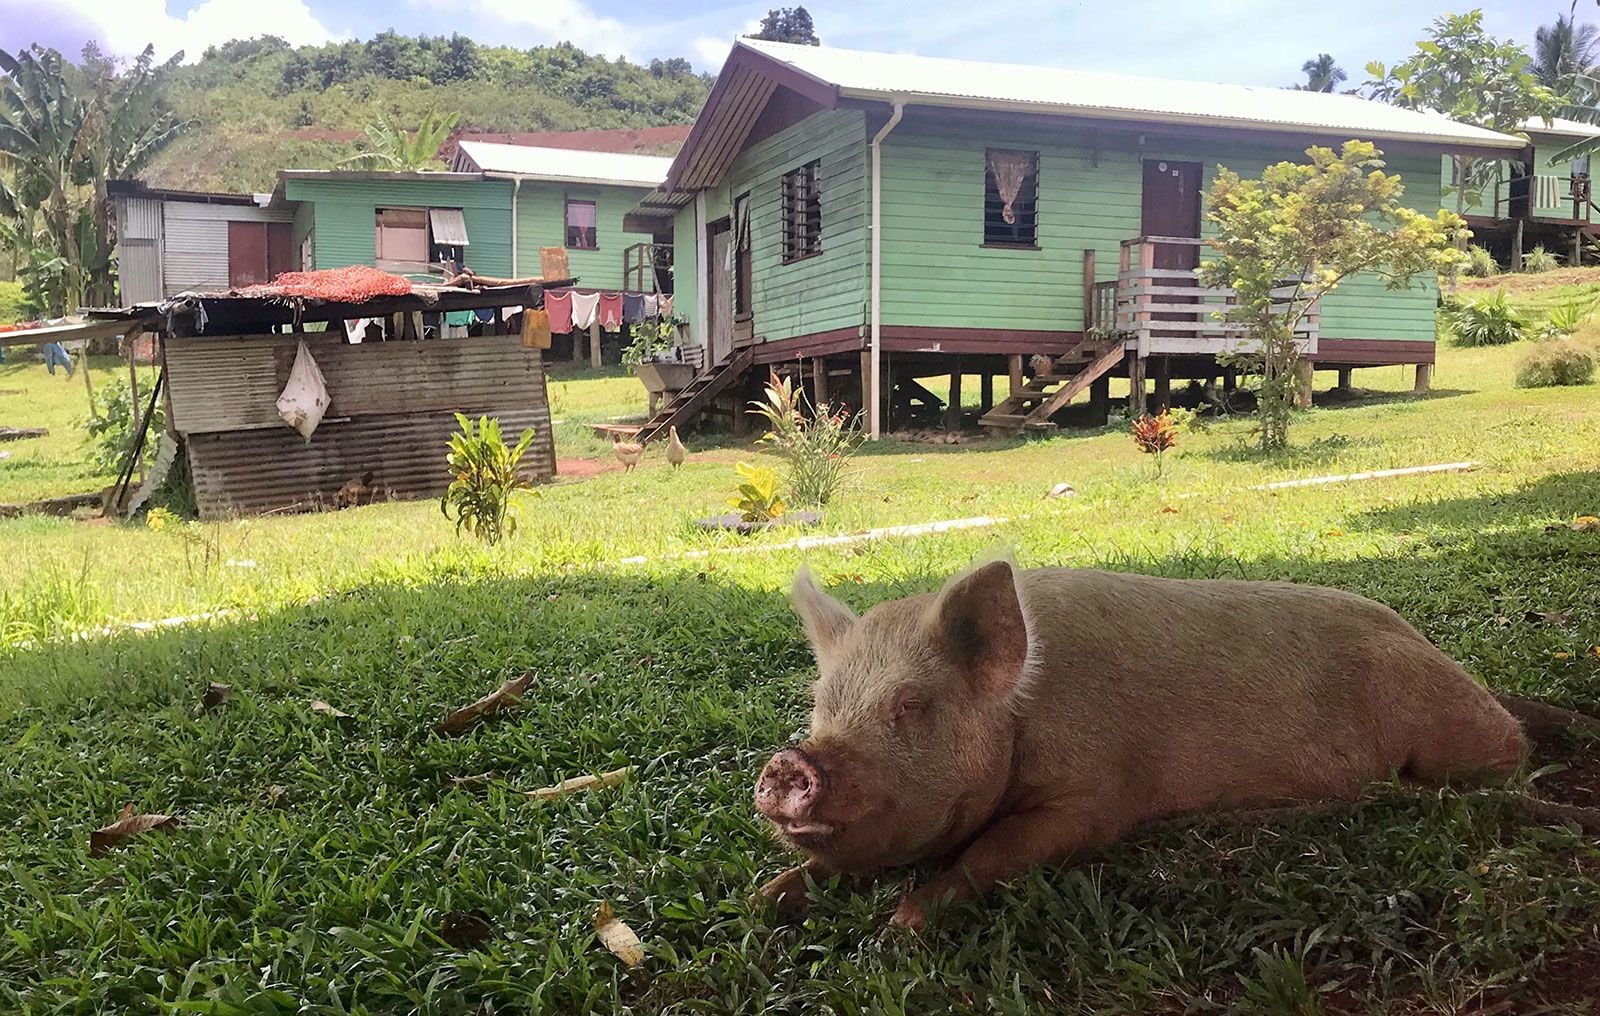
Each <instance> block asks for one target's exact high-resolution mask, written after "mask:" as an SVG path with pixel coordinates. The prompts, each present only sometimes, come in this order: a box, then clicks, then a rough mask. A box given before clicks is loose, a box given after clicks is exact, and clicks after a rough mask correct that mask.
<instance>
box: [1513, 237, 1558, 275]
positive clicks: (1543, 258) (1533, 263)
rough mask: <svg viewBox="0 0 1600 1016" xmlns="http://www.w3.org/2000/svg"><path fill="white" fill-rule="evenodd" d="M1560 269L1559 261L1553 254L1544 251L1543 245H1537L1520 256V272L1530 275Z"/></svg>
mask: <svg viewBox="0 0 1600 1016" xmlns="http://www.w3.org/2000/svg"><path fill="white" fill-rule="evenodd" d="M1560 267H1561V260H1560V259H1559V258H1557V257H1556V256H1555V255H1554V254H1552V253H1550V252H1549V251H1547V250H1545V249H1544V244H1542V243H1541V244H1539V245H1538V246H1536V247H1534V248H1533V250H1530V251H1529V252H1528V253H1526V254H1524V255H1522V270H1523V271H1525V272H1527V273H1528V274H1530V275H1538V274H1540V273H1541V272H1553V271H1555V270H1556V269H1557V268H1560Z"/></svg>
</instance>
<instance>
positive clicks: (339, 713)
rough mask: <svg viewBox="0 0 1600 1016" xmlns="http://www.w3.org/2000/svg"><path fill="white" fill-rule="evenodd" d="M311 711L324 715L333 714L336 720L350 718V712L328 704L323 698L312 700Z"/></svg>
mask: <svg viewBox="0 0 1600 1016" xmlns="http://www.w3.org/2000/svg"><path fill="white" fill-rule="evenodd" d="M311 711H312V712H314V713H321V714H322V715H324V716H331V717H333V718H334V719H336V720H348V719H350V714H349V713H347V712H345V711H344V710H342V709H335V708H334V707H333V706H330V705H328V703H326V702H324V701H322V700H321V699H312V700H311Z"/></svg>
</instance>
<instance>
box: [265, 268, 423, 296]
mask: <svg viewBox="0 0 1600 1016" xmlns="http://www.w3.org/2000/svg"><path fill="white" fill-rule="evenodd" d="M409 292H411V280H410V279H407V278H405V277H404V276H401V275H393V274H391V273H389V272H382V271H379V270H378V269H376V268H370V267H368V266H367V265H350V266H348V267H346V268H322V269H319V270H317V271H312V272H284V273H283V274H282V275H280V276H278V277H277V278H276V279H273V280H272V281H271V282H269V283H267V284H265V285H262V286H247V287H245V288H244V289H241V290H239V293H240V295H242V296H299V297H305V298H307V299H313V300H328V301H331V302H335V303H360V302H361V301H363V300H370V299H372V298H373V297H376V296H405V295H406V294H407V293H409Z"/></svg>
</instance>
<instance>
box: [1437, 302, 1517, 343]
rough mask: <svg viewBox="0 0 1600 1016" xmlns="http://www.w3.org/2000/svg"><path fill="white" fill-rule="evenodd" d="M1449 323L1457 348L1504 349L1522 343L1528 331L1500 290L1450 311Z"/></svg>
mask: <svg viewBox="0 0 1600 1016" xmlns="http://www.w3.org/2000/svg"><path fill="white" fill-rule="evenodd" d="M1448 323H1449V325H1450V331H1451V332H1452V333H1454V335H1455V341H1456V345H1458V346H1504V345H1507V344H1508V343H1512V342H1517V341H1519V340H1521V338H1522V337H1523V332H1524V331H1525V330H1526V329H1527V327H1528V321H1527V319H1526V318H1524V317H1523V316H1522V312H1521V311H1519V310H1517V309H1516V308H1515V307H1513V306H1511V303H1510V301H1508V300H1507V299H1506V291H1505V290H1503V289H1497V290H1495V292H1494V295H1493V296H1485V297H1480V298H1479V299H1477V300H1469V301H1467V302H1466V303H1463V304H1462V305H1461V306H1460V307H1457V308H1456V309H1455V310H1453V311H1450V312H1449V318H1448Z"/></svg>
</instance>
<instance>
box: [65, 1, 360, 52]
mask: <svg viewBox="0 0 1600 1016" xmlns="http://www.w3.org/2000/svg"><path fill="white" fill-rule="evenodd" d="M57 2H58V4H59V6H60V7H62V8H65V10H66V11H67V12H68V13H71V14H75V15H77V17H78V18H79V19H82V20H84V21H87V22H88V23H89V24H90V25H92V26H93V27H94V28H95V29H97V31H98V35H99V38H100V40H101V42H102V43H103V44H104V45H105V47H106V48H107V49H109V50H110V51H111V52H113V53H119V54H130V55H131V54H135V53H138V52H139V51H140V50H142V49H144V47H145V46H146V45H147V44H149V43H154V44H155V47H156V55H157V56H158V57H167V56H170V55H172V54H173V53H175V52H176V51H178V50H180V49H181V50H183V52H184V59H185V60H186V61H189V62H191V63H192V62H193V61H195V60H198V59H200V54H201V53H202V52H204V51H205V48H206V47H207V46H214V45H218V44H220V43H223V42H227V41H228V40H229V39H246V38H250V37H252V36H257V35H269V34H270V35H278V36H282V37H283V38H285V39H287V40H288V41H289V42H290V43H291V44H292V45H296V46H299V45H305V44H317V43H323V42H328V41H330V40H332V39H336V38H344V37H346V36H347V35H348V34H349V33H336V32H333V31H330V30H329V29H328V27H327V26H325V25H324V24H323V23H322V22H321V21H320V20H319V19H318V18H317V16H316V15H315V14H313V13H312V12H311V8H310V7H308V6H307V5H306V0H274V2H273V3H271V4H270V5H264V4H262V3H261V0H201V2H200V3H198V4H196V5H195V6H194V7H193V8H191V9H190V10H189V11H187V12H186V13H184V14H183V15H182V16H174V15H171V14H168V13H167V4H166V0H57ZM269 15H270V16H269Z"/></svg>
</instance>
